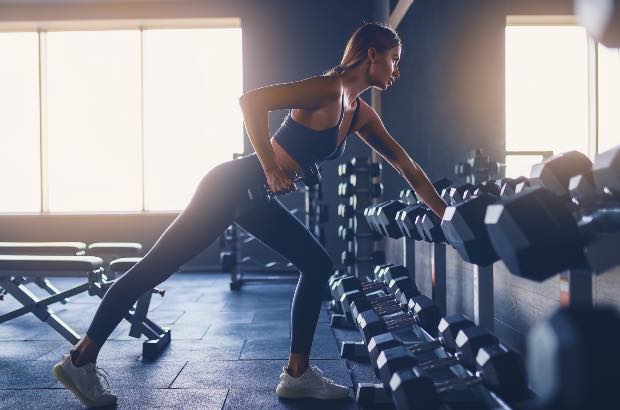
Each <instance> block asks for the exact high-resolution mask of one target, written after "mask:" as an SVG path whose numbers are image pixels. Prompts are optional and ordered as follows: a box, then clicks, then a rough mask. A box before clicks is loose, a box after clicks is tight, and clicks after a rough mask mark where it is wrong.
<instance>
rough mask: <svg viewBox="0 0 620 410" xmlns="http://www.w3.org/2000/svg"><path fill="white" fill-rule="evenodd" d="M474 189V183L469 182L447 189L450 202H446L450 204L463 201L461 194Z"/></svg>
mask: <svg viewBox="0 0 620 410" xmlns="http://www.w3.org/2000/svg"><path fill="white" fill-rule="evenodd" d="M475 189H476V188H475V187H474V185H472V184H469V183H468V184H463V185H459V186H456V187H452V188H450V191H449V198H450V202H449V203H448V204H450V205H452V204H458V203H460V202H463V195H464V194H465V192H467V191H474V190H475Z"/></svg>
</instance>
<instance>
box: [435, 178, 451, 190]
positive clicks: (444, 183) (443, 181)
mask: <svg viewBox="0 0 620 410" xmlns="http://www.w3.org/2000/svg"><path fill="white" fill-rule="evenodd" d="M451 185H452V181H451V180H449V179H448V178H440V179H436V180H435V181H433V187H435V190H436V191H437V192H441V191H443V190H444V188H448V187H449V186H451Z"/></svg>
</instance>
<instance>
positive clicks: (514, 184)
mask: <svg viewBox="0 0 620 410" xmlns="http://www.w3.org/2000/svg"><path fill="white" fill-rule="evenodd" d="M498 185H499V186H500V188H501V189H500V193H499V195H500V197H502V198H503V197H507V196H510V195H514V194H518V193H519V192H521V190H523V188H526V187H528V186H529V182H528V179H527V178H526V177H523V176H521V177H518V178H503V179H501V180H498Z"/></svg>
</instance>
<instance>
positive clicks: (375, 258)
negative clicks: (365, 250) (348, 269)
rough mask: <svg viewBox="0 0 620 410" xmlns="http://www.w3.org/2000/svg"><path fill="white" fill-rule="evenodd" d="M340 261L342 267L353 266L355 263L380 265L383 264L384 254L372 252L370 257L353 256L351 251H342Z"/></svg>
mask: <svg viewBox="0 0 620 410" xmlns="http://www.w3.org/2000/svg"><path fill="white" fill-rule="evenodd" d="M340 261H341V262H342V264H343V265H344V266H353V265H355V264H356V263H372V264H374V265H380V264H383V263H385V253H384V252H383V251H373V252H372V255H371V256H355V254H354V253H353V252H351V251H342V253H341V255H340Z"/></svg>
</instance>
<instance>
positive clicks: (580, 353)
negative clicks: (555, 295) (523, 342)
mask: <svg viewBox="0 0 620 410" xmlns="http://www.w3.org/2000/svg"><path fill="white" fill-rule="evenodd" d="M618 340H620V315H618V312H617V311H616V310H615V309H614V308H612V307H609V306H597V307H594V308H591V307H590V308H585V307H582V308H577V307H571V308H562V309H559V310H557V311H556V312H554V313H553V314H552V315H551V316H550V317H549V318H547V319H545V320H543V321H541V322H539V323H538V324H536V325H535V326H533V327H532V329H531V330H530V332H529V333H528V335H527V360H526V361H527V371H528V375H529V380H530V385H531V386H532V388H533V389H534V390H535V391H536V393H538V397H539V399H540V402H541V404H542V405H543V406H544V408H545V409H563V410H573V409H574V410H576V409H618V408H620V396H619V395H618V378H617V375H618V369H620V356H618V346H617V345H618Z"/></svg>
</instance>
